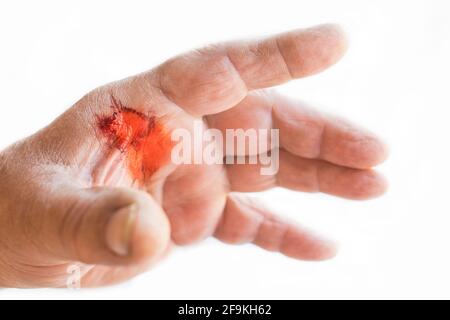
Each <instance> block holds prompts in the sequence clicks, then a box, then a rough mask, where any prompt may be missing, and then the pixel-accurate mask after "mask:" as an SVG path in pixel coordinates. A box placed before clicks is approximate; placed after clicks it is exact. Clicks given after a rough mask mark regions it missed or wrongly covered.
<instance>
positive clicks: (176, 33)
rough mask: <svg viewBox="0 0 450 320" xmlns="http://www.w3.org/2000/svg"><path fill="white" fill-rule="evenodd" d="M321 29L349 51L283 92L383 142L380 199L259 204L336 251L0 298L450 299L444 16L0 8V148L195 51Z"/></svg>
mask: <svg viewBox="0 0 450 320" xmlns="http://www.w3.org/2000/svg"><path fill="white" fill-rule="evenodd" d="M324 22H338V23H341V24H342V25H343V26H344V27H345V28H346V29H347V31H348V33H349V36H350V39H351V48H350V51H349V54H348V55H347V56H346V58H345V59H344V60H343V61H342V62H341V63H340V64H339V65H338V66H336V67H334V68H332V69H331V70H330V71H329V72H326V73H323V74H321V75H318V76H315V77H313V78H309V79H305V80H300V81H297V82H294V83H290V84H288V85H286V86H284V87H281V88H280V91H282V92H284V93H286V94H289V95H291V96H295V97H300V98H302V99H304V100H307V101H312V102H315V103H318V104H319V105H321V106H322V108H323V109H324V110H329V111H332V112H335V113H338V114H340V115H343V116H346V117H348V118H350V119H353V120H354V121H357V122H359V123H361V124H363V125H366V126H367V127H369V128H370V129H372V130H373V131H375V132H377V133H379V134H381V136H383V137H384V139H385V140H386V141H387V142H388V143H389V144H390V147H391V157H390V159H389V160H388V162H386V163H385V164H383V165H382V166H381V167H380V170H381V171H382V172H383V173H384V174H385V175H386V176H387V177H388V178H389V180H390V183H391V188H390V190H389V192H388V194H387V195H386V196H384V197H383V198H380V199H377V200H373V201H370V202H351V201H345V200H340V199H337V198H333V197H330V196H325V195H315V194H313V195H312V194H296V193H293V192H289V191H286V190H274V191H270V192H268V193H266V194H264V199H265V200H266V202H267V203H268V204H269V205H270V206H272V207H273V208H275V209H279V210H280V212H283V213H284V214H285V215H288V216H290V217H292V218H294V219H296V220H298V221H299V222H300V223H302V224H305V225H307V226H310V227H313V228H316V229H317V230H318V231H321V232H322V233H324V234H325V235H328V236H330V237H332V238H334V239H337V240H339V241H340V244H341V252H340V254H339V256H338V257H337V258H336V259H335V260H332V261H330V262H325V263H305V262H298V261H294V260H290V259H287V258H284V257H282V256H280V255H277V254H271V253H267V252H264V251H262V250H259V249H257V248H255V247H253V246H251V245H249V246H241V247H231V246H226V245H223V244H221V243H219V242H217V241H215V240H209V241H206V242H204V243H203V244H200V245H198V246H194V247H192V248H184V249H178V250H177V251H175V252H174V253H173V254H172V256H171V257H169V259H168V260H166V261H165V262H163V263H161V264H160V265H159V266H158V267H157V268H156V269H154V270H152V271H150V272H148V273H146V274H144V275H142V276H140V277H138V278H136V279H134V280H133V281H131V282H128V283H126V284H124V285H121V286H118V287H111V288H106V289H100V290H89V291H81V292H75V291H61V290H59V291H56V290H49V289H44V290H28V291H23V290H11V289H5V290H0V298H152V299H154V298H161V299H166V298H181V299H188V298H191V299H197V298H255V299H256V298H273V299H278V298H294V299H298V298H450V276H449V274H448V273H449V270H450V249H449V246H450V210H449V209H450V208H449V207H450V206H449V204H448V198H449V192H450V188H449V182H450V175H449V168H448V164H449V160H450V152H449V148H450V143H449V142H448V138H449V137H450V125H449V124H448V120H449V119H450V111H449V110H450V103H449V102H450V101H449V100H450V99H449V94H450V88H449V73H450V63H449V58H450V5H449V2H448V1H446V0H443V1H432V0H426V1H414V0H409V1H392V0H389V1H361V0H354V1H350V0H347V1H345V0H340V1H335V0H329V1H325V0H310V1H296V0H291V1H282V0H271V1H262V0H258V1H249V0H246V1H242V0H240V1H232V0H227V1H193V0H192V1H172V0H159V1H121V2H119V1H111V0H108V1H80V0H78V1H42V0H41V1H8V2H6V1H2V2H1V4H0V110H1V116H0V148H3V147H5V146H7V145H8V144H10V143H12V142H14V141H15V140H17V139H20V138H23V137H25V136H27V135H29V134H31V133H33V132H34V131H36V130H38V129H39V128H41V127H43V126H45V125H47V124H48V123H49V122H51V121H52V120H53V119H54V118H55V117H56V116H57V115H59V114H60V113H62V112H63V111H64V110H66V109H67V108H68V107H70V106H71V104H73V103H74V102H75V101H76V100H78V98H80V97H81V96H82V95H84V94H85V93H86V92H88V91H90V90H91V89H93V88H95V87H97V86H99V85H101V84H104V83H106V82H110V81H113V80H116V79H120V78H123V77H126V76H128V75H132V74H134V73H138V72H141V71H144V70H146V69H149V68H151V67H153V66H154V65H156V64H158V63H160V62H162V61H163V60H165V59H167V58H169V57H170V56H172V55H175V54H177V53H180V52H182V51H185V50H187V49H190V48H193V47H198V46H201V45H203V44H206V43H209V42H215V41H221V40H228V39H234V38H240V37H252V36H259V35H266V34H270V33H274V32H281V31H284V30H288V29H291V28H298V27H306V26H310V25H314V24H318V23H324Z"/></svg>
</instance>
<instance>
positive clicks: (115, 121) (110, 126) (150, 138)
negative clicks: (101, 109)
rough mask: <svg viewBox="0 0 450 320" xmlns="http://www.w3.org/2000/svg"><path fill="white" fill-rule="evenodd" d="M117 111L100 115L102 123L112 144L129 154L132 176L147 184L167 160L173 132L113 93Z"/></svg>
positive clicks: (129, 166)
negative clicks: (119, 99) (127, 104)
mask: <svg viewBox="0 0 450 320" xmlns="http://www.w3.org/2000/svg"><path fill="white" fill-rule="evenodd" d="M111 101H112V106H111V107H112V109H113V110H114V112H113V114H112V115H111V116H108V117H99V118H98V122H97V124H98V127H99V129H100V130H101V132H102V133H103V134H104V135H105V136H106V138H107V139H108V144H109V145H110V147H112V148H116V149H118V150H119V151H120V152H121V153H122V154H124V155H125V157H126V161H127V165H128V169H129V171H130V174H131V176H132V177H133V178H134V179H135V180H137V181H138V182H140V183H141V184H143V183H144V182H145V181H146V180H147V179H148V178H150V177H151V176H152V175H153V174H154V173H155V172H156V171H157V170H158V169H159V168H161V167H162V166H163V165H164V164H166V163H167V161H168V160H169V157H170V152H171V149H172V141H171V139H170V135H168V134H167V132H166V130H165V129H164V127H163V125H162V124H161V123H160V122H158V121H157V119H156V118H155V117H154V116H147V115H145V114H143V113H140V112H138V111H136V110H133V109H131V108H127V107H125V106H123V105H122V103H121V102H120V101H118V100H116V99H115V98H114V97H111Z"/></svg>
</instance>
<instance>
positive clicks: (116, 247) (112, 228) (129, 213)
mask: <svg viewBox="0 0 450 320" xmlns="http://www.w3.org/2000/svg"><path fill="white" fill-rule="evenodd" d="M137 213H138V208H137V206H136V205H134V204H133V205H131V206H128V207H125V208H122V209H120V210H119V211H117V212H116V213H115V214H114V215H113V216H112V217H111V219H110V221H109V223H108V225H107V227H106V244H107V245H108V247H109V249H111V250H112V251H113V252H114V253H115V254H117V255H119V256H127V255H128V254H129V252H130V245H131V236H132V233H133V227H134V225H135V222H136V218H137Z"/></svg>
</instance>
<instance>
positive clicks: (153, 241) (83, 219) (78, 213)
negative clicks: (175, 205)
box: [45, 188, 170, 265]
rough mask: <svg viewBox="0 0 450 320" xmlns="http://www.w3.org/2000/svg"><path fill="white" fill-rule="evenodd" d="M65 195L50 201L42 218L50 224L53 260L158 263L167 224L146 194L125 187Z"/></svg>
mask: <svg viewBox="0 0 450 320" xmlns="http://www.w3.org/2000/svg"><path fill="white" fill-rule="evenodd" d="M58 193H61V191H59V192H58ZM64 193H65V195H64V196H63V197H58V196H56V197H53V199H51V200H50V201H51V202H53V203H51V204H50V208H51V209H50V210H49V212H50V214H49V215H48V216H47V217H46V218H45V219H46V220H47V221H46V224H49V225H50V227H47V228H48V229H49V233H48V234H50V239H48V240H47V239H46V240H45V241H48V242H49V243H48V244H47V246H48V247H49V248H50V249H51V250H52V251H53V252H52V253H53V254H54V255H55V257H58V258H63V259H68V260H71V261H80V262H82V263H86V264H104V265H127V264H135V263H141V262H149V261H152V260H158V259H159V258H161V256H162V255H163V254H164V252H165V251H166V250H167V248H168V246H169V241H170V226H169V222H168V220H167V218H166V215H165V214H164V212H163V210H162V208H161V207H160V206H159V205H158V204H157V203H156V201H155V200H154V199H153V198H152V197H151V196H150V195H148V194H147V193H144V192H141V191H136V190H133V189H126V188H93V189H84V190H74V191H73V192H64Z"/></svg>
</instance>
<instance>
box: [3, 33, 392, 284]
mask: <svg viewBox="0 0 450 320" xmlns="http://www.w3.org/2000/svg"><path fill="white" fill-rule="evenodd" d="M345 50H346V41H345V38H344V36H343V34H342V32H341V31H340V29H339V28H337V27H335V26H331V25H324V26H320V27H316V28H312V29H305V30H297V31H292V32H288V33H285V34H281V35H278V36H276V37H271V38H267V39H262V40H260V41H250V42H232V43H226V44H219V45H214V46H210V47H207V48H204V49H201V50H197V51H193V52H190V53H187V54H184V55H181V56H179V57H176V58H173V59H171V60H169V61H167V62H165V63H164V64H162V65H160V66H158V67H157V68H155V69H153V70H151V71H148V72H145V73H143V74H139V75H137V76H133V77H130V78H128V79H125V80H122V81H119V82H115V83H112V84H109V85H106V86H104V87H101V88H98V89H96V90H94V91H93V92H91V93H89V94H87V95H86V96H85V97H84V98H82V99H81V100H80V101H79V102H78V103H76V104H75V105H74V106H73V107H72V108H71V109H69V110H68V111H67V112H66V113H64V114H63V115H62V116H61V117H60V118H58V119H57V120H56V121H54V122H53V123H52V124H51V125H50V126H48V127H46V128H45V129H43V130H41V131H40V132H38V133H36V134H35V135H33V136H31V137H29V138H27V139H25V140H23V141H21V142H18V143H16V144H15V145H13V146H11V147H9V148H8V149H7V150H5V151H3V152H2V153H1V154H0V179H1V180H0V181H1V182H2V183H1V185H0V286H3V287H41V286H45V287H49V286H50V287H62V286H65V285H66V280H67V278H68V274H67V269H68V267H69V266H71V265H74V264H75V265H77V266H79V267H80V272H81V275H82V282H81V285H82V286H83V287H89V286H100V285H107V284H112V283H117V282H120V281H124V280H126V279H129V278H131V277H133V276H135V275H136V274H138V273H141V272H143V271H144V270H146V269H148V268H149V267H150V266H151V265H153V264H155V263H156V262H158V261H159V260H160V259H162V258H163V257H164V256H165V255H166V254H167V253H168V251H169V249H170V248H171V246H172V245H173V244H175V245H187V244H191V243H194V242H198V241H200V240H203V239H205V238H207V237H210V236H215V237H217V238H218V239H220V240H222V241H224V242H227V243H232V244H241V243H254V244H256V245H258V246H260V247H262V248H264V249H267V250H270V251H279V252H281V253H283V254H285V255H287V256H289V257H293V258H297V259H304V260H322V259H328V258H331V257H332V256H333V255H334V254H335V248H334V246H333V244H332V243H330V242H328V241H326V240H322V239H320V238H318V237H317V236H314V235H313V234H311V233H310V232H308V231H306V230H304V229H302V228H300V227H299V226H296V225H295V224H292V223H290V222H288V221H285V220H283V219H281V218H278V217H277V216H275V215H274V214H272V213H271V212H269V211H268V210H267V209H265V208H263V207H261V206H260V205H258V203H256V202H255V201H254V200H251V199H249V198H247V197H245V196H244V195H242V193H244V192H255V191H263V190H267V189H270V188H273V187H276V186H281V187H284V188H289V189H292V190H296V191H303V192H325V193H329V194H332V195H336V196H340V197H345V198H350V199H366V198H371V197H374V196H378V195H380V194H382V193H383V192H384V190H385V188H386V182H385V181H384V179H383V178H382V177H381V176H380V175H379V174H378V173H376V172H375V171H373V170H371V169H370V168H371V167H373V166H375V165H377V164H379V163H380V162H382V161H383V160H384V159H385V157H386V154H387V152H386V148H385V147H384V145H383V144H382V143H381V142H380V141H379V140H378V139H377V138H376V137H375V136H374V135H373V134H371V133H369V132H367V131H365V130H362V129H359V128H357V127H355V126H352V125H350V124H348V123H347V122H345V121H343V120H340V119H337V118H334V117H332V116H329V115H325V114H321V113H319V112H317V111H315V110H314V109H313V108H310V107H308V106H306V105H305V104H304V103H301V102H296V101H291V100H289V99H287V98H284V97H282V96H280V95H277V94H275V93H274V92H269V91H263V89H265V88H268V87H272V86H275V85H279V84H282V83H284V82H287V81H290V80H293V79H297V78H302V77H306V76H309V75H312V74H315V73H317V72H320V71H322V70H323V69H325V68H327V67H329V66H331V65H332V64H334V63H335V62H337V61H338V60H339V59H340V58H341V56H342V55H343V54H344V51H345ZM195 121H202V122H203V124H204V126H205V127H209V128H217V129H219V130H222V131H225V130H226V129H237V128H244V129H248V128H258V129H270V128H277V129H279V130H280V169H279V172H278V173H277V174H276V175H271V176H264V175H261V174H260V171H259V169H260V166H259V165H250V164H247V165H239V164H234V165H220V164H214V165H207V164H195V165H194V164H191V165H189V164H183V165H174V164H173V163H172V162H171V161H170V151H171V148H172V147H173V144H172V141H171V140H170V134H171V132H173V130H175V129H177V128H186V129H187V130H189V131H190V132H192V130H193V129H192V127H193V123H194V122H195ZM241 156H243V155H241ZM247 156H248V154H247ZM236 192H240V193H236Z"/></svg>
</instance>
